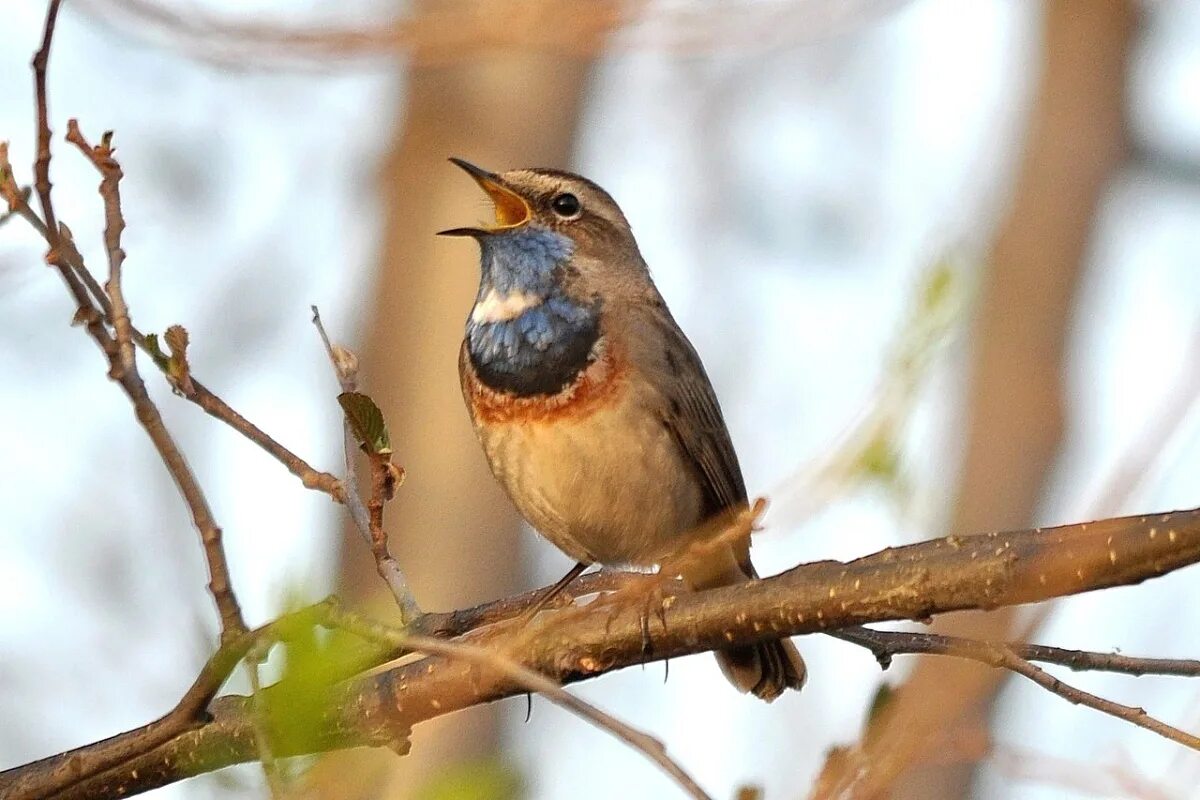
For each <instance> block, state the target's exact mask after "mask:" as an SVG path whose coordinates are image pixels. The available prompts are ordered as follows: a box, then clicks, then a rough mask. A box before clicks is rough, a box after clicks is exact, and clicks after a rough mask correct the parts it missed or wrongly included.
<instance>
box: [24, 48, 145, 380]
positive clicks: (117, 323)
mask: <svg viewBox="0 0 1200 800" xmlns="http://www.w3.org/2000/svg"><path fill="white" fill-rule="evenodd" d="M46 44H47V46H49V41H47V43H46ZM67 141H68V142H70V143H71V144H73V145H75V146H76V147H78V148H79V150H80V152H81V153H83V155H84V156H85V157H87V159H88V160H89V161H91V162H92V166H94V167H95V168H96V170H97V171H98V172H99V173H100V197H101V198H103V200H104V247H105V250H106V251H107V252H108V282H107V283H106V284H105V285H104V290H105V291H104V293H105V294H106V295H107V296H108V300H109V303H110V304H111V307H112V311H111V312H110V313H109V314H108V317H109V319H110V321H111V322H112V326H113V331H114V332H115V334H116V339H117V353H118V358H117V361H116V362H115V363H114V364H113V367H114V368H115V369H118V370H119V372H120V373H121V374H124V373H125V372H130V371H132V370H134V369H135V368H136V367H135V365H134V362H133V358H134V355H133V323H131V322H130V321H129V306H128V305H127V304H126V302H125V292H124V290H123V289H122V286H121V268H122V267H123V266H124V264H125V250H124V248H122V247H121V234H122V233H123V232H124V231H125V218H124V216H123V215H122V213H121V178H122V177H124V173H122V171H121V165H120V164H119V163H117V160H116V159H115V158H114V157H113V148H112V131H108V132H106V133H105V134H104V135H103V136H101V137H100V144H98V145H96V146H95V147H93V146H92V145H90V144H89V143H88V141H87V139H86V138H84V136H83V133H82V132H81V131H80V130H79V122H78V121H77V120H75V119H70V120H68V121H67Z"/></svg>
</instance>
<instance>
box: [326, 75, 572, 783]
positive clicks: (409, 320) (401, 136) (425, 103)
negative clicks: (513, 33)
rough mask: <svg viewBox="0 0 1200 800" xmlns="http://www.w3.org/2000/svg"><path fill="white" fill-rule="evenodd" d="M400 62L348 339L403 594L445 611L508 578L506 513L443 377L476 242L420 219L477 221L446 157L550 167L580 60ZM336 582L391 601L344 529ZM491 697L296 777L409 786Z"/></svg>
mask: <svg viewBox="0 0 1200 800" xmlns="http://www.w3.org/2000/svg"><path fill="white" fill-rule="evenodd" d="M470 57H471V61H470V62H467V61H463V62H461V63H453V64H449V65H443V66H421V65H420V54H419V53H418V54H416V56H415V59H414V62H415V63H416V64H417V65H416V66H413V67H412V68H410V70H409V73H408V85H407V93H406V98H405V104H404V106H403V107H402V109H401V111H400V119H399V120H397V122H396V141H395V144H394V146H393V148H392V152H391V154H390V157H389V158H388V160H387V162H386V163H385V164H384V166H383V171H382V175H381V179H380V183H379V192H380V202H381V203H382V204H383V208H384V209H385V231H384V236H383V252H382V253H381V259H380V265H379V273H378V274H379V278H378V285H377V286H376V288H375V290H374V292H373V293H372V297H373V301H374V307H373V308H372V309H371V310H370V313H369V314H368V315H364V316H368V317H369V319H370V323H371V324H370V328H369V329H368V330H367V332H366V337H365V345H364V348H363V352H362V356H363V364H362V374H363V377H364V381H365V383H366V388H367V389H368V390H369V391H370V392H371V393H372V396H373V397H374V398H375V399H376V401H377V402H378V403H379V404H380V406H381V407H382V409H383V412H384V414H385V415H386V418H387V420H388V426H389V430H390V433H391V440H392V444H393V447H394V448H395V450H396V462H397V463H398V464H401V465H403V466H404V467H405V469H406V470H407V471H408V477H407V480H406V482H405V484H404V486H403V487H402V489H401V490H400V492H399V494H398V496H397V499H396V501H395V502H394V503H393V504H392V505H391V506H389V509H388V519H387V527H388V530H389V531H390V532H391V535H392V546H393V553H394V554H395V556H396V557H397V559H398V560H399V562H400V564H401V565H402V566H403V568H404V569H405V571H406V573H407V575H408V577H409V580H410V582H411V584H412V588H413V591H414V593H415V595H416V597H417V600H418V602H419V603H420V604H421V606H422V607H423V608H426V609H447V608H451V607H460V606H464V605H468V604H473V603H478V602H481V601H483V600H486V599H489V598H494V597H499V596H501V595H504V594H507V593H509V592H511V591H513V590H515V589H517V588H520V587H522V586H524V583H525V578H526V574H525V570H524V569H523V565H524V559H522V557H521V555H520V553H521V546H522V545H521V535H520V530H519V525H518V522H519V520H518V517H517V516H516V512H515V511H514V509H513V507H512V505H511V504H510V503H509V501H508V499H507V498H506V497H505V496H504V495H503V493H502V492H501V490H500V488H499V486H498V485H497V484H496V482H495V481H494V480H493V478H492V476H491V473H490V472H489V471H488V469H487V466H486V463H485V461H484V459H483V455H482V452H481V450H480V448H479V445H478V443H477V441H476V439H475V435H474V433H473V432H472V431H471V428H470V423H469V420H468V418H467V412H466V409H465V408H464V406H463V400H462V395H461V393H460V391H459V384H458V370H457V364H458V347H459V343H460V342H461V340H462V335H463V323H464V320H465V319H466V316H467V313H468V311H469V309H470V306H471V303H472V302H473V300H474V296H475V291H476V287H477V286H478V280H479V277H478V276H479V273H478V250H477V248H476V247H475V246H474V244H473V243H472V242H470V241H464V240H462V239H439V238H437V237H436V236H435V235H434V234H435V232H436V231H438V230H441V229H444V228H448V227H455V226H461V225H467V224H472V223H475V222H478V221H480V220H484V219H488V218H489V217H490V215H491V210H490V207H489V205H488V203H487V201H486V198H485V196H484V195H483V194H482V193H481V192H480V191H479V188H478V187H477V186H476V185H475V183H474V182H473V181H471V180H470V179H469V178H468V177H467V176H466V175H464V174H462V173H461V172H460V171H459V170H457V169H455V168H454V167H453V166H451V165H450V164H448V163H447V161H446V158H447V157H448V156H451V155H457V156H462V157H464V158H467V159H468V160H471V161H475V162H477V163H479V164H480V165H482V166H486V167H488V168H489V169H495V170H503V169H510V168H513V167H521V166H565V165H566V162H567V160H568V157H569V154H570V151H571V145H572V141H573V137H574V132H575V124H576V119H577V116H578V111H579V109H580V106H581V103H582V99H583V95H584V88H585V84H586V78H587V75H588V65H587V63H586V61H585V60H584V59H583V58H578V59H570V58H565V57H564V56H562V55H561V54H544V55H543V54H533V53H524V52H516V51H512V52H508V51H505V52H500V53H491V54H486V55H472V56H470ZM341 576H342V577H341V584H342V588H341V591H342V592H343V593H344V594H346V595H350V596H352V597H355V599H356V600H357V601H358V602H364V601H368V602H370V603H371V604H373V605H375V606H376V610H377V611H380V612H382V613H392V609H391V608H390V605H391V599H390V597H389V596H388V595H386V593H385V592H384V591H382V582H381V581H380V579H379V578H378V576H377V575H376V573H375V569H374V562H373V561H372V560H371V558H370V556H369V553H368V551H367V548H366V547H365V546H364V545H363V544H362V542H361V540H360V538H359V536H358V534H357V533H354V532H351V533H347V536H346V539H345V546H344V549H343V553H342V573H341ZM500 721H501V707H499V706H489V707H485V708H477V709H472V710H471V711H468V712H465V713H463V714H456V715H454V716H452V717H450V718H447V719H442V720H435V721H434V722H431V723H427V724H424V725H422V726H421V727H420V730H418V731H416V732H415V733H414V736H413V746H412V752H411V754H410V755H408V756H406V757H405V758H403V759H397V758H396V757H395V756H394V755H392V754H391V753H380V752H358V753H350V754H342V755H339V756H335V757H332V758H329V759H326V760H325V763H322V764H321V765H319V766H318V767H317V768H315V769H314V770H313V771H312V773H310V774H311V776H312V779H313V781H314V783H313V785H314V786H319V793H320V796H322V797H338V798H351V797H372V798H374V797H388V798H405V797H410V796H412V795H413V793H414V792H416V791H418V790H419V789H420V787H421V786H422V785H424V784H425V783H426V781H427V780H428V779H429V778H430V777H431V776H433V775H437V774H438V773H439V772H441V771H443V770H445V769H446V768H447V767H448V766H451V765H453V764H455V763H457V762H461V761H469V760H472V759H476V758H483V757H487V756H490V755H494V754H495V753H496V752H497V749H498V745H499V743H500V742H499V739H500Z"/></svg>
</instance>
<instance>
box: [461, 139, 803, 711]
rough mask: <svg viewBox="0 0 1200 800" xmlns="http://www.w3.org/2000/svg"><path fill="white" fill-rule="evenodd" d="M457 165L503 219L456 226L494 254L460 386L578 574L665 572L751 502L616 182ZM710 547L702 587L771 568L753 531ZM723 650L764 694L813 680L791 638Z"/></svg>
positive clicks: (689, 564) (522, 495)
mask: <svg viewBox="0 0 1200 800" xmlns="http://www.w3.org/2000/svg"><path fill="white" fill-rule="evenodd" d="M451 161H453V162H454V163H455V164H456V165H458V166H459V167H461V168H462V169H464V170H465V171H466V172H467V173H468V174H470V176H471V177H472V178H474V179H475V181H476V182H477V183H478V184H479V186H480V187H481V188H482V189H483V190H484V191H485V192H486V193H487V194H488V196H489V197H490V198H491V200H492V203H493V205H494V206H495V216H496V222H495V224H494V225H488V226H486V227H478V228H456V229H454V230H450V231H444V232H443V233H444V234H447V235H458V236H470V237H473V238H474V239H475V240H476V241H477V242H478V243H479V248H480V251H481V271H480V278H479V292H478V294H477V296H476V298H475V305H474V307H473V308H472V309H471V314H470V316H469V317H468V318H467V323H466V336H465V338H464V340H463V344H462V348H461V350H460V353H459V375H460V378H461V380H462V389H463V396H464V398H465V400H466V404H467V409H468V410H469V412H470V415H471V420H472V422H473V424H474V426H475V432H476V433H477V434H478V436H479V441H480V443H481V444H482V445H483V450H484V453H486V455H487V460H488V463H489V464H490V465H491V469H492V472H493V473H494V474H495V476H496V479H497V480H499V481H500V483H501V485H503V486H504V489H505V490H506V491H507V492H508V495H509V497H510V498H512V501H513V503H514V504H515V505H516V507H517V508H518V510H520V512H521V514H522V515H524V517H525V519H526V520H528V521H529V523H530V524H531V525H532V526H533V527H534V528H535V529H537V530H538V531H539V532H540V533H541V534H542V535H543V536H545V537H546V538H547V539H549V540H550V541H551V542H552V543H554V544H555V545H556V546H557V547H558V548H559V549H560V550H562V551H563V552H564V553H566V554H567V555H568V556H570V557H571V558H573V559H575V560H576V561H578V562H579V565H580V567H579V569H582V568H583V566H585V565H590V564H597V563H598V564H602V565H608V566H638V567H652V566H654V565H656V564H660V563H661V562H662V561H663V560H664V559H666V558H668V557H670V556H672V555H675V554H677V553H679V552H681V551H682V550H683V549H684V548H686V547H687V545H688V544H689V542H690V541H691V540H692V537H696V536H706V535H709V534H706V533H704V531H705V530H709V532H710V533H711V529H712V527H713V525H712V523H714V522H719V521H720V520H722V519H723V518H728V517H730V516H732V514H733V513H736V512H737V511H740V510H742V509H745V508H746V506H747V498H746V486H745V483H744V482H743V480H742V472H741V468H740V467H739V466H738V460H737V455H736V454H735V453H734V450H733V444H732V442H731V441H730V438H729V431H728V430H727V429H726V427H725V420H724V418H723V417H722V416H721V409H720V406H719V405H718V404H717V398H716V395H715V393H714V392H713V388H712V384H711V383H710V382H709V380H708V376H707V375H706V374H705V372H704V366H703V365H702V364H701V363H700V357H699V356H698V355H697V354H696V351H695V349H694V348H693V347H692V345H691V343H690V342H689V341H688V339H687V337H686V336H684V334H683V331H681V330H680V329H679V326H678V325H677V324H676V322H675V320H674V319H673V318H672V316H671V312H670V311H668V310H667V305H666V303H665V302H664V301H663V298H662V295H660V294H659V292H658V289H657V288H656V287H655V285H654V282H653V281H652V280H651V278H650V272H649V269H648V268H647V266H646V262H645V261H644V260H643V259H642V255H641V253H640V252H639V250H638V246H637V242H636V241H635V240H634V237H633V233H632V232H631V231H630V228H629V223H628V222H627V221H626V220H625V215H624V214H622V213H621V209H620V208H618V207H617V204H616V203H615V202H614V201H613V199H612V198H611V197H610V196H609V195H608V193H607V192H605V191H604V190H603V189H601V188H600V187H599V186H597V185H596V184H594V183H592V182H591V181H589V180H587V179H586V178H582V177H580V176H578V175H573V174H571V173H569V172H561V171H558V170H552V169H519V170H512V171H509V172H504V173H499V174H497V173H492V172H488V171H486V170H484V169H481V168H479V167H477V166H475V165H473V164H470V163H468V162H466V161H462V160H460V159H451ZM705 552H706V553H707V554H706V555H704V556H703V557H701V558H692V559H687V558H684V559H680V561H681V563H683V564H685V565H686V566H685V567H684V568H683V570H684V571H683V575H682V576H681V577H682V578H683V579H684V580H685V581H686V582H687V584H688V585H689V586H691V587H692V588H693V589H706V588H711V587H716V586H726V585H730V584H736V583H740V582H743V581H748V580H753V579H754V578H756V577H758V576H757V573H755V571H754V565H753V564H751V563H750V544H749V541H748V540H746V539H743V540H741V541H740V542H737V543H733V544H729V545H721V546H720V547H718V548H715V549H707V550H706V551H705ZM573 574H578V571H577V570H576V571H573ZM570 577H573V576H572V575H569V576H568V578H567V579H568V580H569V579H570ZM716 656H717V661H718V662H719V663H720V665H721V669H722V671H723V672H724V673H725V676H726V677H727V678H728V679H729V681H730V682H731V683H732V684H733V685H734V686H736V687H737V688H738V689H739V690H741V691H743V692H752V693H754V694H755V695H756V696H758V697H760V698H762V699H764V700H768V701H769V700H773V699H775V698H776V697H778V696H779V695H780V694H782V693H783V691H784V690H785V689H789V688H791V689H799V688H800V687H801V686H802V685H803V684H804V678H805V667H804V661H803V660H802V659H801V658H800V654H799V652H797V650H796V648H795V647H794V646H793V645H792V643H791V642H789V641H786V640H776V641H765V642H762V643H760V644H757V645H753V646H747V647H735V648H730V649H727V650H720V651H718V652H717V653H716Z"/></svg>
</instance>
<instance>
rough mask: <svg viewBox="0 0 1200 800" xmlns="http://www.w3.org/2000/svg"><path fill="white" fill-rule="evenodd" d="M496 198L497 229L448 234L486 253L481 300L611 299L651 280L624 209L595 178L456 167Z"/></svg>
mask: <svg viewBox="0 0 1200 800" xmlns="http://www.w3.org/2000/svg"><path fill="white" fill-rule="evenodd" d="M450 160H451V161H452V162H453V163H454V164H455V165H457V166H459V167H461V168H462V169H463V170H464V171H465V172H466V173H467V174H469V175H470V176H471V177H472V178H474V179H475V182H476V183H478V184H479V186H480V188H482V189H483V190H484V192H486V193H487V195H488V197H489V198H491V201H492V205H493V206H494V210H495V222H494V223H493V224H486V225H481V226H479V227H472V228H454V229H452V230H448V231H442V232H441V235H442V236H470V237H473V238H474V239H476V240H477V241H478V242H479V246H480V249H481V251H482V266H483V271H482V275H481V286H480V291H481V296H482V295H483V294H484V293H486V292H487V291H488V290H490V289H494V290H496V291H497V292H499V293H500V294H501V295H504V296H507V295H511V294H513V293H515V292H521V293H525V294H527V295H537V296H541V297H545V296H546V295H547V294H548V293H550V292H551V291H554V290H558V291H565V292H566V293H567V294H568V295H570V296H572V297H574V298H577V299H580V300H591V299H603V298H605V297H607V296H609V295H611V294H613V293H614V292H615V293H620V291H621V289H622V286H624V285H628V284H639V283H641V282H642V281H644V279H645V277H646V275H647V272H646V267H645V263H644V262H643V261H642V257H641V254H640V252H639V251H638V247H637V242H636V241H635V240H634V238H633V233H632V232H631V231H630V229H629V223H628V222H627V221H626V219H625V215H624V214H622V213H621V209H620V208H618V207H617V204H616V203H615V202H614V201H613V199H612V197H610V196H609V194H608V192H606V191H604V190H603V189H601V188H600V187H599V186H597V185H596V184H594V183H592V182H591V181H589V180H588V179H587V178H583V177H580V176H579V175H574V174H572V173H569V172H562V171H559V170H553V169H515V170H510V171H508V172H500V173H495V172H489V171H487V170H485V169H482V168H481V167H477V166H475V165H474V164H472V163H470V162H468V161H463V160H462V159H458V158H452V159H450Z"/></svg>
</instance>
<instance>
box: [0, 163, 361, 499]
mask: <svg viewBox="0 0 1200 800" xmlns="http://www.w3.org/2000/svg"><path fill="white" fill-rule="evenodd" d="M0 146H3V143H0ZM7 163H8V162H7V158H6V157H4V156H0V166H3V165H5V164H7ZM0 178H3V183H0V196H3V197H4V198H5V199H6V200H8V202H9V207H10V208H11V209H12V210H11V211H10V212H9V213H10V214H15V215H17V216H20V217H21V218H22V219H24V220H25V221H26V222H28V223H29V225H30V226H32V227H33V229H34V230H36V231H37V232H38V234H39V235H40V236H42V238H44V239H45V240H46V242H47V243H48V244H50V245H51V247H52V248H55V251H54V252H56V253H57V256H56V257H57V258H58V259H60V260H61V261H62V262H63V264H64V266H65V268H66V269H68V270H69V271H70V276H69V277H70V280H69V283H70V282H72V281H73V282H74V284H75V285H78V286H79V288H80V289H81V290H82V293H83V296H84V297H89V296H90V302H94V303H95V305H96V306H97V307H98V308H99V314H98V315H96V314H94V313H93V314H91V315H89V316H92V317H95V318H96V321H97V323H99V322H102V321H105V320H106V321H108V323H109V324H113V319H114V317H113V309H112V304H111V302H110V301H109V299H108V296H107V295H106V294H105V292H104V289H103V288H102V287H101V286H100V284H99V283H98V282H97V281H96V279H95V278H94V277H93V276H92V273H91V271H90V270H89V269H88V268H87V265H86V264H85V263H84V260H83V256H82V255H80V253H79V250H78V249H77V248H76V247H75V245H74V242H73V241H72V240H71V237H70V235H69V233H70V232H69V231H64V230H63V229H64V228H65V226H60V229H59V232H58V236H56V237H52V236H51V234H50V230H49V228H47V226H46V223H45V222H43V221H42V219H41V218H40V217H38V215H37V213H36V212H35V211H34V210H33V209H32V208H31V207H30V206H29V204H28V202H27V200H28V194H27V193H22V192H21V190H19V189H17V187H16V183H15V182H13V181H11V179H10V178H8V177H4V176H2V175H0ZM89 305H90V303H89ZM100 329H101V330H103V326H102V325H101V326H100ZM130 332H131V336H132V339H133V343H134V344H136V345H137V346H138V347H139V348H141V349H142V351H143V352H145V353H146V354H147V355H149V356H151V358H152V360H153V361H154V363H155V365H156V366H157V367H158V368H159V369H160V370H161V371H162V373H163V374H164V375H165V376H166V378H167V380H168V381H169V382H170V383H171V385H172V387H173V388H174V389H175V390H176V391H177V392H178V393H179V395H181V396H182V397H184V398H185V399H187V400H189V401H191V402H192V403H194V404H195V405H197V406H199V407H200V408H201V409H202V410H203V411H204V412H205V413H206V414H208V415H209V416H211V417H213V418H214V419H218V420H220V421H221V422H224V423H225V424H226V425H228V426H229V427H231V428H233V429H234V430H235V431H237V432H238V433H240V434H242V435H243V436H245V437H246V438H247V439H249V440H250V441H251V442H253V443H254V444H256V445H258V446H259V447H260V448H262V449H263V450H264V451H266V453H267V454H268V455H270V456H271V457H272V458H274V459H275V460H276V461H278V462H279V463H280V464H282V465H283V466H284V467H285V468H287V470H288V472H290V473H292V475H294V476H296V477H297V478H299V479H300V482H301V483H302V484H303V485H304V487H305V488H306V489H314V490H316V491H320V492H324V493H325V494H328V495H329V496H330V497H331V498H333V500H334V501H335V502H338V503H341V502H343V500H344V498H343V496H342V485H341V481H339V480H338V478H337V476H336V475H332V474H330V473H328V472H323V471H321V470H318V469H316V468H314V467H313V466H312V465H311V464H309V463H308V462H307V461H305V460H304V459H303V458H301V457H300V456H298V455H296V454H295V453H293V452H292V451H291V450H289V449H288V448H286V447H284V446H283V445H282V444H280V443H279V442H278V441H277V440H275V439H273V438H272V437H271V436H270V435H269V434H267V433H266V432H264V431H263V430H262V429H261V428H259V427H258V426H257V425H255V424H254V423H253V422H251V421H250V420H248V419H246V418H245V417H244V416H242V415H241V414H239V413H238V412H237V411H236V410H234V409H233V408H231V407H230V406H229V404H227V403H226V402H225V401H224V400H222V399H221V398H220V397H218V396H217V395H215V394H214V393H213V392H212V391H211V390H209V389H208V387H206V386H205V385H204V384H203V383H201V382H200V381H199V380H198V379H197V378H196V377H195V376H194V375H191V376H190V378H191V379H190V380H189V381H188V382H186V383H183V382H180V381H177V380H175V379H173V378H172V376H171V374H170V371H169V368H168V366H169V365H168V364H167V363H166V362H165V361H163V360H161V359H160V358H159V356H160V355H161V354H160V353H159V352H158V351H157V350H156V349H154V348H152V347H151V346H150V344H149V342H148V341H147V339H146V337H145V335H143V334H142V333H141V332H140V331H139V330H138V329H137V327H136V326H132V325H131V326H130Z"/></svg>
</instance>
